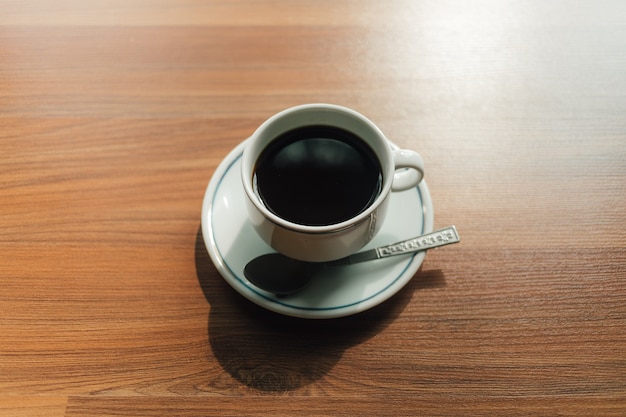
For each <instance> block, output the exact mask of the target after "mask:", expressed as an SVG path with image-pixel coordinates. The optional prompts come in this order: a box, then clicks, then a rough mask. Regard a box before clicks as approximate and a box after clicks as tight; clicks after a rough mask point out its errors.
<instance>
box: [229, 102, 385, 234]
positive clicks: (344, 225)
mask: <svg viewBox="0 0 626 417" xmlns="http://www.w3.org/2000/svg"><path fill="white" fill-rule="evenodd" d="M311 110H313V111H314V110H318V111H333V112H341V113H346V114H348V115H350V116H351V117H353V118H355V119H358V120H359V121H360V122H361V123H363V124H365V125H366V126H367V127H368V129H369V130H371V131H372V132H373V133H374V136H376V137H377V138H379V139H380V140H381V141H382V142H384V145H383V146H384V149H385V150H386V158H387V163H386V167H387V172H383V184H382V187H381V190H380V193H379V194H378V196H377V197H376V199H375V200H374V201H373V202H372V204H370V205H369V206H368V207H367V208H366V209H365V210H363V211H362V212H360V213H359V214H357V215H356V216H354V217H352V218H350V219H348V220H344V221H342V222H339V223H332V224H327V225H322V226H311V225H305V224H300V223H294V222H291V221H288V220H285V219H283V218H282V217H280V216H278V215H276V214H274V213H272V212H271V211H270V210H269V209H268V208H267V207H266V206H265V205H264V204H263V203H262V202H261V201H260V200H259V198H258V196H257V195H256V193H255V192H254V189H253V186H252V174H253V172H252V171H253V168H252V166H253V163H254V161H248V160H249V159H250V158H251V156H250V146H249V145H250V143H248V144H246V146H245V148H244V151H243V156H242V164H241V181H242V183H243V188H244V191H245V192H246V194H247V197H248V200H249V201H250V202H251V203H252V204H253V205H254V206H255V208H256V209H257V210H259V212H260V213H261V214H262V215H263V217H265V219H267V220H269V221H270V222H271V223H273V224H275V225H277V226H280V227H282V228H284V229H288V230H291V231H295V232H300V233H306V234H329V233H337V232H341V231H345V230H348V229H351V228H354V227H356V226H358V225H359V224H361V223H362V222H363V221H364V220H367V219H368V218H369V217H370V216H371V215H372V213H374V212H375V211H376V210H377V209H378V207H379V206H380V205H381V204H382V203H383V201H384V200H385V198H387V196H388V195H389V193H390V192H391V186H392V183H393V173H394V166H393V158H392V155H391V147H390V143H389V140H388V139H387V138H386V137H385V135H384V134H383V132H382V131H381V130H380V129H379V128H378V126H376V125H375V124H374V123H373V122H372V121H371V120H370V119H368V118H367V117H365V116H364V115H362V114H361V113H359V112H357V111H356V110H353V109H350V108H348V107H344V106H340V105H336V104H328V103H310V104H301V105H297V106H293V107H289V108H286V109H284V110H282V111H280V112H278V113H276V114H274V115H273V116H271V117H270V118H268V119H267V120H265V121H264V122H263V123H262V124H261V125H260V126H259V127H258V128H257V129H256V130H255V131H254V133H253V134H252V136H250V138H249V139H248V141H250V142H251V141H255V140H258V138H259V136H260V135H261V133H262V132H263V131H264V130H265V129H267V128H268V127H269V126H271V125H272V124H273V123H275V122H276V121H277V120H278V119H281V118H283V117H284V116H286V115H288V114H291V113H294V112H302V111H311ZM374 152H375V153H376V156H377V157H378V158H379V159H381V155H380V154H379V152H377V151H374ZM259 154H260V152H259ZM254 158H255V159H256V156H255V157H254ZM247 161H248V162H249V163H246V162H247Z"/></svg>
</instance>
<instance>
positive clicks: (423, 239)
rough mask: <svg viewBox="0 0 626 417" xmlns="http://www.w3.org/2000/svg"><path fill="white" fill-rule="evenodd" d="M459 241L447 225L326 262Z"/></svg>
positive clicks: (361, 259)
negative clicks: (423, 233)
mask: <svg viewBox="0 0 626 417" xmlns="http://www.w3.org/2000/svg"><path fill="white" fill-rule="evenodd" d="M460 241H461V238H460V237H459V233H458V232H457V231H456V227H454V226H448V227H446V228H443V229H440V230H437V231H434V232H431V233H427V234H425V235H421V236H418V237H414V238H411V239H408V240H403V241H402V242H397V243H392V244H391V245H386V246H381V247H379V248H375V249H370V250H366V251H363V252H359V253H355V254H354V255H350V256H348V257H345V258H342V259H338V260H336V261H332V262H327V265H329V266H339V265H350V264H354V263H358V262H365V261H371V260H374V259H381V258H387V257H389V256H396V255H403V254H407V253H414V252H420V251H423V250H426V249H432V248H437V247H439V246H445V245H450V244H452V243H457V242H460Z"/></svg>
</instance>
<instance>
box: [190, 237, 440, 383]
mask: <svg viewBox="0 0 626 417" xmlns="http://www.w3.org/2000/svg"><path fill="white" fill-rule="evenodd" d="M195 263H196V274H197V276H198V280H199V282H200V286H201V287H202V291H203V293H204V295H205V297H206V299H207V301H208V302H209V304H210V307H211V308H210V312H209V320H208V337H209V343H210V345H211V349H212V350H213V354H214V355H215V358H216V359H217V360H218V361H219V363H220V365H221V366H222V367H223V368H224V370H225V371H226V372H228V373H229V374H230V375H231V376H232V377H233V378H235V379H236V380H238V381H239V382H241V383H242V384H244V385H246V386H248V387H250V388H253V389H257V390H259V391H265V392H287V391H293V390H296V389H299V388H302V387H304V386H306V385H308V384H311V383H312V382H315V381H316V380H318V379H320V378H321V377H323V376H324V375H325V374H327V373H328V372H329V371H330V370H331V369H332V368H333V367H334V366H335V365H336V364H337V362H338V361H339V360H340V359H341V356H342V355H343V353H344V351H345V350H346V349H348V348H350V347H352V346H356V345H359V344H360V343H363V342H364V341H366V340H368V339H369V338H371V337H373V336H375V335H376V334H378V333H379V332H381V331H382V330H383V329H385V327H387V325H389V324H390V323H391V322H392V321H393V320H394V319H395V318H396V317H397V316H398V315H399V314H400V313H401V312H402V311H403V310H404V308H405V307H406V305H407V304H408V302H409V301H410V300H411V296H412V294H413V292H414V291H417V290H420V289H425V288H432V287H439V286H444V285H445V279H444V277H443V273H442V272H441V271H426V272H424V273H422V272H418V275H419V279H412V280H411V281H409V283H408V284H407V285H406V286H405V287H404V288H403V289H402V290H400V291H399V292H398V293H397V294H395V295H394V296H393V297H392V298H391V299H389V300H387V301H386V302H384V303H382V304H380V305H378V306H376V307H374V308H372V309H370V310H368V311H365V312H362V313H359V314H356V315H352V316H348V317H343V318H336V319H319V320H317V319H313V320H311V319H299V318H293V317H287V316H283V315H280V314H277V313H273V312H270V311H268V310H265V309H263V308H261V307H259V306H257V305H256V304H254V303H252V302H251V301H249V300H247V299H245V298H244V297H243V296H241V295H239V294H238V293H237V292H236V291H235V290H234V289H232V288H231V287H230V286H229V285H228V284H227V283H226V281H225V280H224V279H223V278H222V277H221V275H220V274H219V272H218V271H217V269H216V268H215V266H214V265H213V263H212V262H211V258H210V257H209V254H208V253H207V250H206V247H205V246H204V240H203V238H202V231H201V229H199V230H198V233H197V236H196V245H195Z"/></svg>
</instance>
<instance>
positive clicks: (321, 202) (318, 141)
mask: <svg viewBox="0 0 626 417" xmlns="http://www.w3.org/2000/svg"><path fill="white" fill-rule="evenodd" d="M254 175H255V178H254V181H255V184H256V189H257V192H258V194H259V197H260V198H261V200H262V201H263V203H264V204H265V206H266V207H267V208H268V209H269V210H270V211H271V212H273V213H274V214H276V215H278V216H280V217H282V218H283V219H286V220H289V221H291V222H293V223H298V224H303V225H309V226H322V225H329V224H336V223H340V222H342V221H345V220H348V219H350V218H352V217H354V216H356V215H357V214H359V213H361V212H362V211H364V210H365V209H366V208H367V207H369V206H370V204H372V202H373V201H374V200H375V199H376V197H378V195H379V193H380V190H381V186H382V171H381V167H380V163H379V162H378V158H377V157H376V155H375V154H374V151H373V150H372V149H371V148H370V147H369V146H368V145H367V144H366V143H364V142H363V141H362V140H361V139H360V138H359V137H358V136H356V135H354V134H352V133H351V132H348V131H347V130H344V129H340V128H336V127H332V126H305V127H300V128H297V129H294V130H291V131H289V132H286V133H283V134H282V135H280V136H279V137H278V138H276V140H274V141H273V142H272V143H271V144H270V145H269V146H268V147H267V148H266V149H265V150H264V151H263V152H262V153H261V155H260V157H259V159H258V161H257V165H256V168H255V174H254Z"/></svg>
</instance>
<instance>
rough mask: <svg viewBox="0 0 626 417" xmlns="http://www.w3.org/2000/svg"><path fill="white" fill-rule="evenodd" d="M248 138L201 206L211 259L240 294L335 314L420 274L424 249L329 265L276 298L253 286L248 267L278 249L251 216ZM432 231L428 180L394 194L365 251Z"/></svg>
mask: <svg viewBox="0 0 626 417" xmlns="http://www.w3.org/2000/svg"><path fill="white" fill-rule="evenodd" d="M244 146H245V141H244V142H242V143H241V144H239V145H238V146H237V147H236V148H235V149H233V150H232V151H231V152H230V154H228V156H227V157H226V158H225V159H224V160H223V161H222V162H221V163H220V165H219V167H218V168H217V170H216V171H215V173H214V174H213V177H212V178H211V181H210V182H209V185H208V187H207V190H206V193H205V195H204V201H203V204H202V235H203V237H204V242H205V245H206V248H207V250H208V252H209V255H210V256H211V260H212V261H213V263H214V264H215V266H216V268H217V269H218V271H219V272H220V274H221V275H222V276H223V277H224V279H225V280H226V281H227V282H228V283H229V284H230V285H231V286H232V287H233V288H234V289H235V290H236V291H237V292H239V293H240V294H241V295H243V296H244V297H246V298H247V299H249V300H250V301H252V302H254V303H256V304H258V305H260V306H261V307H264V308H266V309H268V310H271V311H274V312H277V313H281V314H285V315H288V316H294V317H302V318H334V317H342V316H348V315H351V314H355V313H358V312H361V311H364V310H367V309H369V308H372V307H374V306H376V305H378V304H380V303H382V302H383V301H385V300H387V299H388V298H389V297H391V296H392V295H394V294H395V293H397V292H398V291H399V290H400V289H401V288H402V287H404V286H405V285H406V284H407V282H409V280H410V279H411V278H412V277H413V275H414V274H415V273H416V272H417V270H418V269H419V267H420V265H421V264H422V261H423V260H424V257H425V256H426V254H425V252H420V253H418V254H414V255H401V256H396V257H391V258H387V259H381V260H377V261H371V262H365V263H361V264H356V265H350V266H344V267H336V268H328V269H325V270H323V275H322V274H320V275H319V276H316V277H314V279H313V282H312V283H311V284H310V285H309V286H308V287H307V288H306V289H304V290H302V291H301V292H299V293H297V294H294V295H290V296H286V297H277V296H275V295H274V294H271V293H268V292H265V291H263V290H260V289H258V288H256V287H255V286H254V285H252V284H251V283H250V282H248V280H247V279H246V278H245V277H244V275H243V269H244V266H245V265H246V263H247V262H248V261H250V260H251V259H253V258H255V257H256V256H259V255H262V254H265V253H270V252H273V250H272V248H271V247H270V246H268V245H267V244H266V243H265V242H263V241H262V240H261V238H260V237H259V236H258V235H257V234H256V232H255V231H254V229H253V228H252V225H250V223H249V222H248V220H247V213H246V207H245V200H244V198H245V197H244V191H243V187H242V185H241V178H240V165H241V155H242V152H243V149H244ZM432 230H433V208H432V202H431V199H430V193H429V192H428V187H427V186H426V182H425V181H422V182H421V183H420V185H419V186H418V187H417V188H414V189H411V190H407V191H403V192H395V193H393V194H392V198H391V201H390V204H389V211H388V213H387V218H386V220H385V223H384V224H383V227H382V229H381V231H380V232H379V233H378V235H376V237H375V238H374V239H373V241H372V242H370V243H369V244H368V245H367V246H366V247H365V248H364V249H368V248H373V247H376V246H383V245H386V244H389V243H394V242H397V241H400V240H404V239H408V238H411V237H414V236H418V235H420V234H423V233H428V232H431V231H432Z"/></svg>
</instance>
